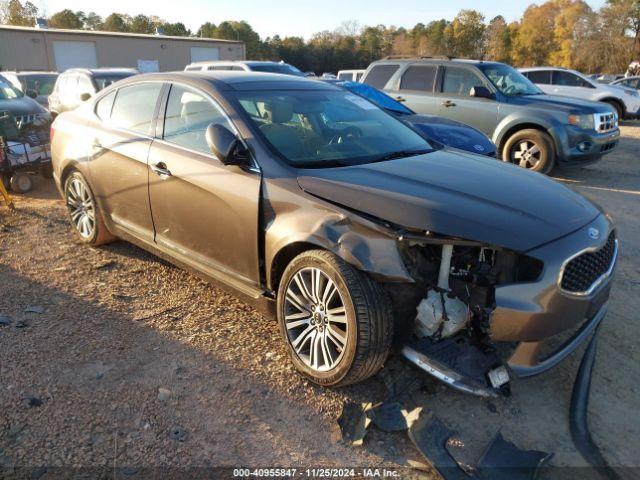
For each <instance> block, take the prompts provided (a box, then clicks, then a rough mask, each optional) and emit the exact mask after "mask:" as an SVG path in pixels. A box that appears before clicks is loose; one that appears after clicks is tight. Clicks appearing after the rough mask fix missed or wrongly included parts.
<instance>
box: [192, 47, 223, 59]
mask: <svg viewBox="0 0 640 480" xmlns="http://www.w3.org/2000/svg"><path fill="white" fill-rule="evenodd" d="M207 60H220V49H219V48H218V47H191V61H192V62H206V61H207Z"/></svg>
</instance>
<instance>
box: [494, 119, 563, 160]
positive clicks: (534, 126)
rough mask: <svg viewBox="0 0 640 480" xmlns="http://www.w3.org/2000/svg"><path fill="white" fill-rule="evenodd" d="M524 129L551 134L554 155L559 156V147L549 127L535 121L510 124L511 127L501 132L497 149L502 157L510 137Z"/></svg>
mask: <svg viewBox="0 0 640 480" xmlns="http://www.w3.org/2000/svg"><path fill="white" fill-rule="evenodd" d="M522 130H538V131H540V132H542V133H545V134H547V135H549V137H550V138H551V146H552V148H553V153H554V157H556V156H557V147H556V139H555V138H554V136H553V135H552V134H551V133H550V132H549V129H548V128H547V127H545V126H544V125H542V124H540V123H534V122H524V123H517V124H515V125H512V126H510V127H509V128H507V129H506V130H504V131H503V132H501V133H500V136H499V137H498V139H497V141H496V142H495V143H496V146H497V150H498V154H499V155H500V158H502V150H503V149H504V146H505V144H506V143H507V141H508V140H509V138H511V137H512V136H513V135H514V134H516V133H518V132H520V131H522Z"/></svg>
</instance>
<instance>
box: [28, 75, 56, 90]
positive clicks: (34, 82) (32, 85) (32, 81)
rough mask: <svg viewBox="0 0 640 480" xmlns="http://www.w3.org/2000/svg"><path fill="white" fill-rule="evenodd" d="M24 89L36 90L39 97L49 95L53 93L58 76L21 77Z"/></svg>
mask: <svg viewBox="0 0 640 480" xmlns="http://www.w3.org/2000/svg"><path fill="white" fill-rule="evenodd" d="M19 78H20V84H21V85H22V89H23V90H24V91H25V92H26V91H27V90H35V91H36V92H38V95H49V94H50V93H51V92H52V91H53V86H54V85H55V84H56V79H57V78H58V75H54V74H52V75H20V77H19Z"/></svg>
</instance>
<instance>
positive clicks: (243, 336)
mask: <svg viewBox="0 0 640 480" xmlns="http://www.w3.org/2000/svg"><path fill="white" fill-rule="evenodd" d="M622 134H623V139H622V140H621V143H620V146H619V148H618V149H617V150H616V151H615V152H614V153H613V154H611V155H608V156H607V157H606V158H605V159H604V160H603V161H601V162H599V163H597V164H595V165H593V166H591V167H588V168H585V169H582V170H579V171H571V172H563V171H560V172H557V178H558V179H560V180H561V181H563V182H566V184H567V185H569V186H570V187H572V188H575V189H576V190H577V191H579V192H580V193H582V194H584V195H586V196H588V197H589V198H591V199H593V200H594V201H596V202H598V203H600V204H601V205H602V206H603V207H604V208H605V209H607V210H609V211H610V212H611V213H612V214H613V216H614V219H615V220H616V222H617V224H618V227H619V237H620V238H621V243H622V247H621V258H620V263H619V268H618V271H617V276H616V280H615V285H614V288H613V292H612V298H611V302H610V309H609V314H608V317H607V319H606V321H605V322H604V324H603V326H602V328H601V332H600V341H599V351H598V358H597V364H596V371H595V374H594V380H593V382H594V383H593V385H592V394H591V403H590V423H591V428H592V433H593V435H594V437H595V439H596V441H597V443H598V444H599V445H600V446H601V447H602V450H603V452H604V454H605V456H606V457H607V458H608V460H609V461H610V463H611V464H613V465H615V466H627V467H639V468H640V459H639V458H638V456H637V452H638V451H639V449H640V416H639V415H638V414H637V406H638V404H640V395H639V387H638V385H639V384H640V361H639V360H640V349H638V347H637V346H638V340H637V339H638V336H639V334H640V325H639V323H638V322H637V320H638V314H637V310H636V308H637V304H638V303H637V298H638V295H639V294H640V222H639V221H638V214H639V210H640V209H639V208H638V205H639V204H640V203H639V202H640V125H639V124H638V123H635V124H629V125H626V126H623V127H622ZM15 200H16V204H17V207H18V210H17V211H16V213H15V214H12V215H10V214H8V213H7V210H6V209H5V208H4V205H2V204H0V468H4V469H5V470H4V471H5V473H6V472H8V471H10V469H12V468H21V467H28V468H36V467H42V466H67V467H69V466H72V467H102V468H111V469H113V468H114V467H115V468H116V469H117V468H118V467H125V466H128V467H133V468H137V469H140V468H145V467H210V466H250V467H258V466H260V467H286V466H297V467H301V466H304V467H317V466H334V467H347V466H349V467H376V466H388V467H397V466H400V465H403V464H404V463H405V461H406V459H407V458H408V459H415V460H420V454H419V453H418V452H417V451H416V450H415V449H414V448H413V447H412V445H411V444H410V442H409V441H408V440H407V438H406V435H405V434H404V433H394V434H385V433H382V432H379V431H377V430H375V429H373V428H371V429H370V431H369V434H368V435H367V438H366V440H365V442H364V445H363V446H362V447H349V446H347V445H345V444H343V443H342V442H341V441H340V433H339V429H338V427H337V423H336V419H337V417H338V416H339V414H340V411H341V408H342V404H343V402H344V401H354V402H370V401H372V402H378V401H381V400H383V399H384V397H385V386H384V383H383V381H382V379H381V376H377V377H375V378H373V379H371V380H369V381H367V382H364V383H362V384H360V385H356V386H352V387H349V388H343V389H337V390H330V389H323V388H319V387H315V386H313V385H311V384H310V383H309V382H307V381H306V380H304V379H303V378H302V377H300V376H299V375H297V374H296V373H295V372H294V370H293V368H292V367H291V365H290V364H289V362H288V361H287V360H286V356H285V350H284V348H283V346H282V345H281V342H280V339H279V337H278V332H277V326H276V324H275V322H274V321H272V320H270V319H266V318H264V317H263V316H262V315H261V314H260V313H258V312H257V311H256V310H254V309H252V308H251V307H249V306H247V305H245V304H244V303H242V302H241V301H240V300H238V299H237V298H235V297H234V296H232V295H229V294H227V293H225V292H223V291H222V290H220V289H218V288H216V287H213V286H211V285H210V284H208V283H205V282H203V281H202V280H200V279H199V278H197V277H196V276H194V275H191V274H189V273H187V272H184V271H182V270H180V269H178V268H176V267H173V266H171V265H169V264H168V263H165V262H163V261H162V260H159V259H158V258H156V257H154V256H152V255H150V254H148V253H146V252H144V251H143V250H140V249H138V248H136V247H134V246H132V245H130V244H127V243H124V242H118V243H114V244H112V245H109V246H106V247H102V248H98V249H92V248H88V247H85V246H83V245H81V244H79V242H78V241H77V240H76V238H75V237H74V234H73V233H72V232H71V230H70V228H69V226H68V223H67V219H66V214H65V209H64V205H63V204H62V202H61V201H60V199H59V197H58V194H57V191H56V190H55V188H54V186H53V184H52V183H51V182H48V181H44V180H39V181H38V183H37V188H36V189H35V190H34V191H33V192H31V193H30V194H29V195H28V196H15ZM33 307H35V308H33ZM28 310H35V311H34V312H29V311H28ZM38 312H41V313H38ZM2 315H4V316H8V317H9V319H8V320H9V322H10V324H9V325H2V324H1V323H2V318H5V319H6V317H2ZM580 357H581V351H580V353H578V352H576V353H574V354H573V355H572V356H571V357H570V358H569V359H568V360H567V361H566V362H564V363H563V364H562V365H560V366H559V367H558V368H556V369H555V370H553V371H552V372H550V373H548V374H546V375H544V376H542V377H540V378H535V379H533V380H527V381H514V383H513V388H512V390H513V395H512V396H511V397H509V398H506V399H500V400H492V401H487V400H482V399H477V398H473V397H469V396H466V395H462V394H459V393H456V392H454V391H451V390H449V389H447V388H446V387H444V386H442V385H440V384H438V383H436V382H434V381H432V380H431V379H429V378H427V377H425V376H424V375H423V374H421V373H420V372H418V371H416V370H413V369H412V368H411V367H408V366H406V365H405V364H404V363H403V362H402V361H401V360H399V359H397V358H394V359H391V360H390V361H389V362H388V366H387V367H385V369H387V370H392V371H399V372H401V374H402V375H404V376H405V377H407V378H411V379H413V380H415V382H416V391H415V394H414V396H413V399H412V400H413V401H414V402H415V403H416V404H418V405H424V406H426V407H428V408H431V409H433V410H435V412H436V414H437V415H438V416H439V417H440V418H441V419H443V420H444V421H445V422H446V423H447V425H448V426H449V427H451V428H452V429H454V430H457V431H458V432H459V434H460V436H461V438H462V439H464V440H465V444H466V446H467V451H468V453H469V454H476V453H477V452H480V451H481V450H482V449H483V448H484V446H485V445H486V444H487V442H488V441H489V439H490V438H491V437H492V436H493V435H494V434H495V432H496V431H497V430H498V429H502V432H503V435H504V436H505V438H507V439H509V440H511V441H513V442H515V443H516V444H517V445H518V446H520V447H522V448H535V449H540V450H545V451H548V452H553V453H554V454H555V455H554V457H553V459H552V460H551V464H552V465H556V466H566V467H581V466H585V463H584V461H583V460H582V458H581V457H580V456H579V455H578V454H577V453H576V452H575V449H574V447H573V444H572V442H571V438H570V436H569V432H568V409H569V400H570V394H571V388H572V382H573V378H574V376H575V372H576V369H577V365H578V362H579V360H580ZM118 471H120V472H122V471H124V473H125V474H128V475H131V476H133V475H134V474H135V473H136V472H135V470H131V469H130V470H126V469H125V470H118ZM566 471H567V472H568V471H572V470H566ZM38 472H39V473H38ZM43 472H44V471H43V470H39V471H37V472H36V473H38V475H41V474H42V473H43ZM114 472H115V470H114ZM556 473H557V472H556ZM636 473H638V471H636ZM403 475H404V476H406V475H408V473H407V472H404V473H403ZM425 475H426V476H427V477H435V476H436V475H435V474H433V472H432V471H431V472H427V473H426V474H425ZM112 476H115V473H114V475H112ZM553 476H554V473H553V472H551V471H547V472H543V478H552V477H553ZM0 477H2V470H0ZM43 478H46V477H43Z"/></svg>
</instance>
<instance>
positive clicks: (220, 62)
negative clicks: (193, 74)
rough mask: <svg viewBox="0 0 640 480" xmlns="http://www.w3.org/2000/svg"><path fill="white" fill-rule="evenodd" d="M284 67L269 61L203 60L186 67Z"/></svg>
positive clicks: (281, 63)
mask: <svg viewBox="0 0 640 480" xmlns="http://www.w3.org/2000/svg"><path fill="white" fill-rule="evenodd" d="M230 64H236V65H286V64H285V63H283V62H272V61H270V60H204V61H201V62H193V63H190V64H189V65H187V66H188V67H192V66H196V65H230Z"/></svg>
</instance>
